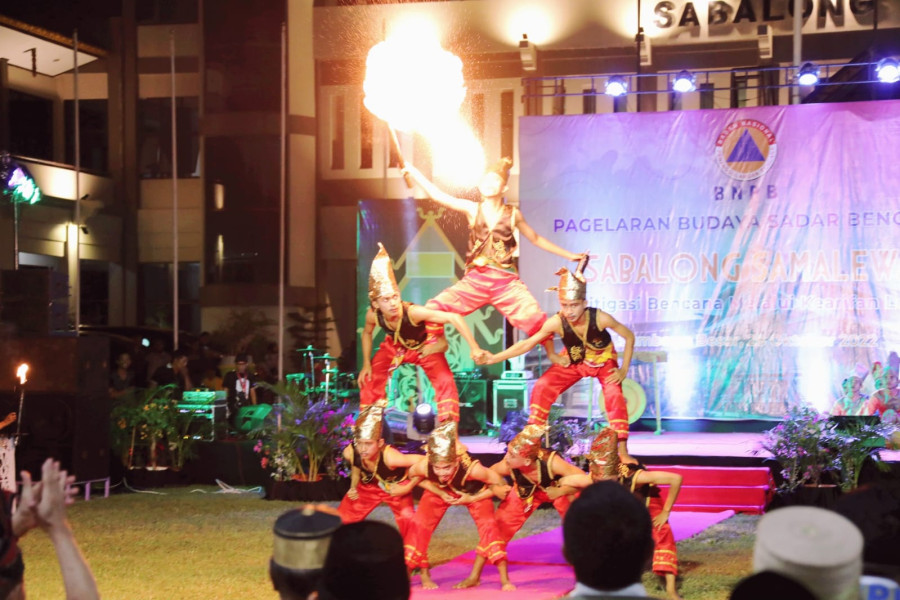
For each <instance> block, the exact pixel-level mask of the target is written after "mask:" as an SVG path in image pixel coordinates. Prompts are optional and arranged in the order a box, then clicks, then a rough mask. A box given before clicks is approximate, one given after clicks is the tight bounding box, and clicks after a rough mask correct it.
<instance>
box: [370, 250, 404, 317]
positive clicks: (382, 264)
mask: <svg viewBox="0 0 900 600" xmlns="http://www.w3.org/2000/svg"><path fill="white" fill-rule="evenodd" d="M399 293H400V288H399V287H398V286H397V278H396V277H394V264H393V263H392V262H391V257H390V256H388V253H387V250H385V249H384V246H382V245H381V242H378V254H376V255H375V258H373V259H372V266H371V267H370V268H369V301H370V302H375V301H376V300H378V299H379V298H381V297H382V296H390V295H392V294H399Z"/></svg>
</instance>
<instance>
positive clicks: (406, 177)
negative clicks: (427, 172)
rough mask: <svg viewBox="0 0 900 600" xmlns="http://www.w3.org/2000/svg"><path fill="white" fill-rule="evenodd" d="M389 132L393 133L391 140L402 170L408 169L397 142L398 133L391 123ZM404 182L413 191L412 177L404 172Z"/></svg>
mask: <svg viewBox="0 0 900 600" xmlns="http://www.w3.org/2000/svg"><path fill="white" fill-rule="evenodd" d="M388 131H390V132H391V139H392V140H393V141H394V148H395V149H396V150H397V164H398V165H399V166H400V170H403V169H405V168H406V161H405V160H404V159H403V152H401V151H400V142H399V141H398V140H397V132H396V131H394V128H393V127H391V125H390V123H389V124H388ZM403 181H405V182H406V187H407V188H408V189H410V190H411V189H412V187H413V182H412V177H410V175H409V173H407V172H406V171H403Z"/></svg>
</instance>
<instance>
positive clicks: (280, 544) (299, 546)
mask: <svg viewBox="0 0 900 600" xmlns="http://www.w3.org/2000/svg"><path fill="white" fill-rule="evenodd" d="M340 526H341V518H340V517H339V516H337V515H333V514H329V513H326V512H322V511H320V510H316V507H314V506H313V505H308V506H305V507H303V508H295V509H294V510H289V511H288V512H286V513H283V514H282V515H281V516H280V517H278V519H277V520H276V521H275V527H274V528H273V529H274V532H275V542H274V547H273V549H272V561H273V562H275V563H276V564H278V565H280V566H282V567H285V568H288V569H294V570H307V569H320V568H322V565H323V564H324V563H325V555H326V553H327V552H328V544H329V539H330V536H331V534H332V533H334V531H335V530H336V529H337V528H338V527H340Z"/></svg>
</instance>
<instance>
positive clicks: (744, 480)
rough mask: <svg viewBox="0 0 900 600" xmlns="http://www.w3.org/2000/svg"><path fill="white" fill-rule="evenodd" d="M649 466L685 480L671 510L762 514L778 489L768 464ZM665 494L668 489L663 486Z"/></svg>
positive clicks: (651, 468) (664, 494)
mask: <svg viewBox="0 0 900 600" xmlns="http://www.w3.org/2000/svg"><path fill="white" fill-rule="evenodd" d="M647 468H648V469H650V470H658V471H669V472H672V473H679V474H680V475H681V476H682V477H683V478H684V481H683V482H682V484H681V492H680V493H679V494H678V500H677V501H676V503H675V506H674V508H673V509H672V510H677V511H698V512H720V511H723V510H733V511H735V512H742V513H750V514H761V513H762V512H763V510H764V509H765V507H766V504H767V503H768V502H769V500H770V499H771V497H772V494H773V493H774V490H775V482H774V480H773V479H772V474H771V472H770V471H769V469H768V468H766V467H689V466H682V465H647ZM662 493H663V498H665V497H666V494H667V493H668V489H667V488H666V487H663V488H662Z"/></svg>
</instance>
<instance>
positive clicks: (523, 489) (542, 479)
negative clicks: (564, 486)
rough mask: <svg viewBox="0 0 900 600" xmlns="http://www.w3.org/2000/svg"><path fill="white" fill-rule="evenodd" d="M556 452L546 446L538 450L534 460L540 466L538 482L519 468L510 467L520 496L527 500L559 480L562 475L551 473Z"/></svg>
mask: <svg viewBox="0 0 900 600" xmlns="http://www.w3.org/2000/svg"><path fill="white" fill-rule="evenodd" d="M554 454H556V452H551V451H549V450H547V449H546V448H541V449H540V450H539V451H538V455H537V458H535V461H534V463H535V466H536V467H537V468H538V480H537V482H534V481H531V480H530V479H528V478H527V477H525V475H523V474H522V471H520V470H519V469H510V471H511V473H512V478H513V481H514V482H515V483H516V492H517V493H518V494H519V498H521V499H522V500H527V499H529V498H531V497H532V496H534V493H535V492H536V491H538V490H539V489H545V488H548V487H550V486H551V485H553V482H554V481H558V480H559V479H560V477H562V475H560V474H558V473H550V461H552V460H553V455H554Z"/></svg>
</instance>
